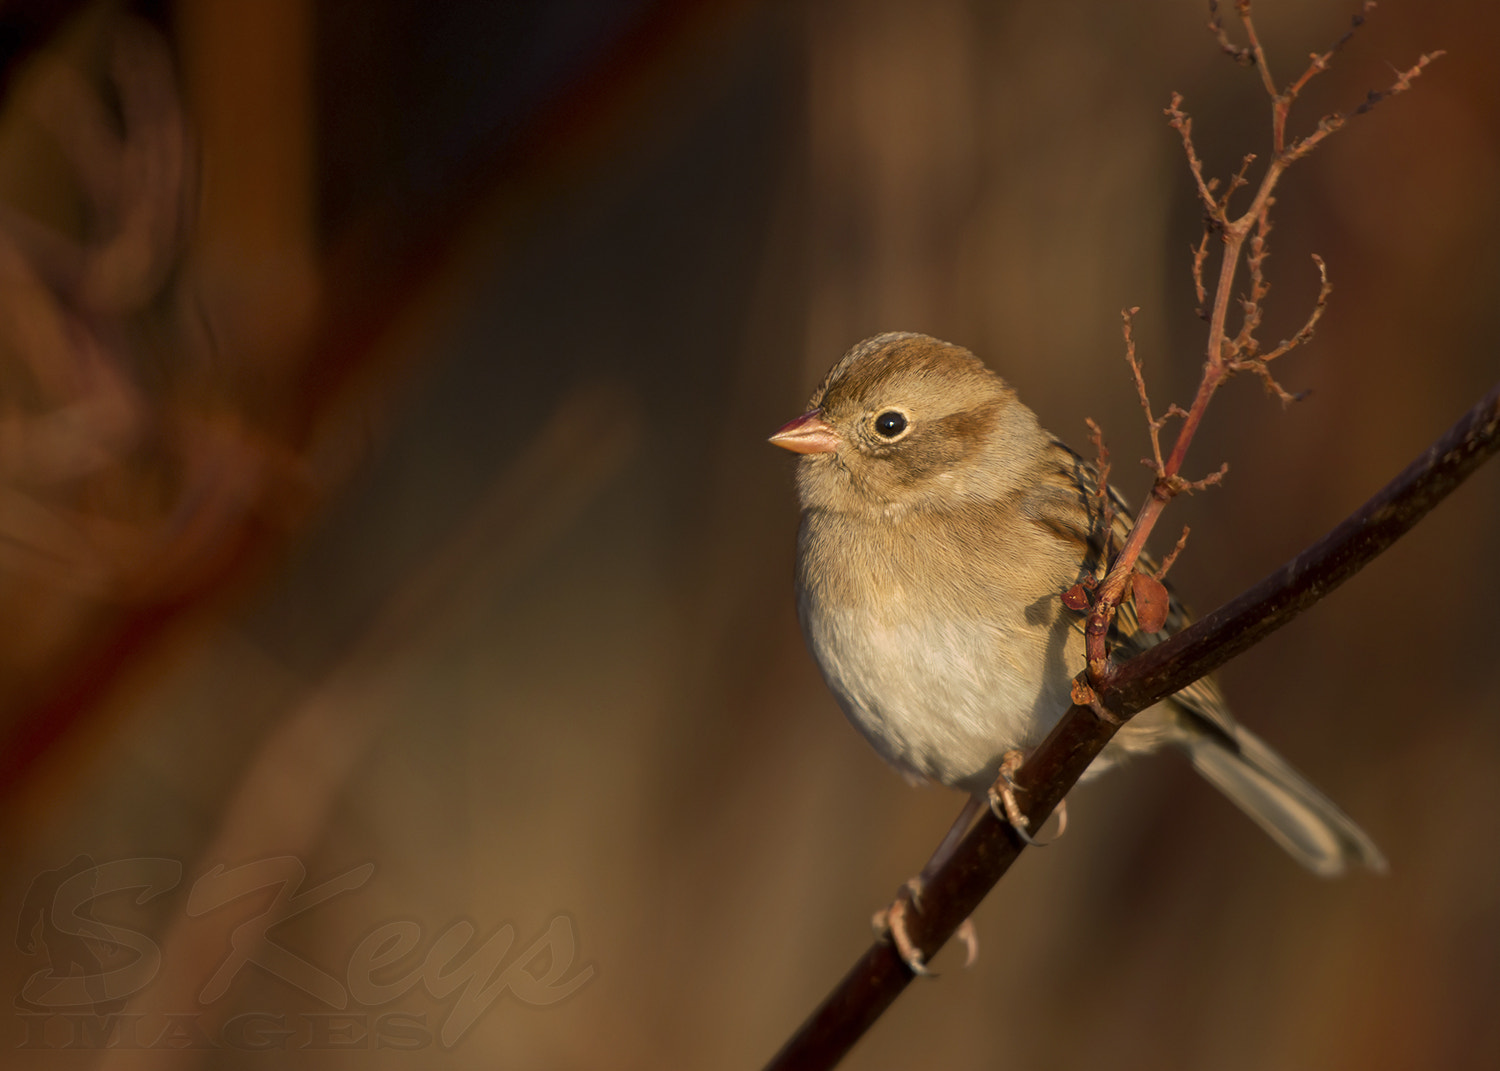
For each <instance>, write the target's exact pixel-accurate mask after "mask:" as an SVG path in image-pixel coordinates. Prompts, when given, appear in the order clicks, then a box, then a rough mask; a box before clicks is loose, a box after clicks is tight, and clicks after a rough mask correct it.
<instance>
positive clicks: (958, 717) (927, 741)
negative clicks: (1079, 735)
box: [799, 600, 1083, 792]
mask: <svg viewBox="0 0 1500 1071" xmlns="http://www.w3.org/2000/svg"><path fill="white" fill-rule="evenodd" d="M799 609H800V610H801V613H802V618H803V629H804V632H805V634H806V636H807V640H808V644H809V646H810V647H811V649H812V652H813V655H814V657H815V658H816V659H817V662H818V665H819V666H820V668H821V669H822V671H823V677H824V679H825V680H826V681H827V682H828V685H829V687H830V688H831V689H832V691H833V693H834V695H835V696H836V697H837V698H838V700H839V704H840V706H841V707H842V708H843V710H844V713H845V714H846V715H848V717H849V720H850V721H851V722H853V724H854V726H855V727H856V728H857V729H859V731H860V732H861V733H863V734H864V736H865V737H866V738H867V739H868V740H869V741H870V743H871V744H873V745H874V747H875V749H876V750H877V751H879V752H880V754H881V755H882V756H884V757H885V759H886V760H887V761H889V762H890V763H892V764H893V765H894V766H896V767H897V768H898V769H899V770H901V771H902V772H903V773H904V774H906V775H907V776H909V777H912V778H915V779H926V780H932V781H937V782H940V783H942V784H945V785H952V786H954V787H957V788H962V789H964V790H966V791H969V792H979V791H982V790H984V789H985V788H987V787H988V786H989V785H990V784H992V783H993V782H994V780H995V777H996V773H997V770H998V767H999V763H1000V759H1001V757H1002V756H1003V755H1004V754H1005V752H1006V751H1009V750H1011V749H1012V748H1029V747H1034V746H1035V745H1036V744H1038V743H1040V742H1041V740H1042V739H1043V737H1045V736H1046V734H1047V732H1048V731H1049V730H1051V728H1052V726H1053V725H1054V724H1056V722H1057V720H1058V719H1059V718H1060V717H1061V716H1062V713H1063V711H1065V710H1066V709H1067V707H1068V704H1069V690H1070V685H1071V680H1072V676H1073V674H1074V673H1076V672H1077V670H1078V669H1079V668H1081V667H1082V663H1083V658H1082V637H1081V635H1079V633H1078V632H1077V630H1076V629H1074V628H1072V627H1071V626H1070V622H1068V621H1066V620H1062V619H1060V616H1059V615H1057V614H1055V613H1054V614H1049V615H1047V617H1048V618H1049V619H1048V620H1042V621H1037V622H1035V623H1031V622H1028V621H1026V620H1025V619H1024V618H1023V617H1018V618H1017V619H1015V620H1012V621H1009V622H1003V623H997V622H989V621H976V620H954V619H951V618H948V619H933V618H926V619H917V620H912V619H911V618H909V617H907V618H900V617H899V615H898V619H897V620H894V621H893V620H891V618H890V617H885V616H884V615H882V616H883V619H881V618H877V617H876V616H874V615H872V614H870V613H868V612H861V611H857V610H854V611H848V610H829V609H828V608H826V607H819V606H813V605H810V604H808V603H807V601H806V600H804V605H802V606H801V607H800V608H799ZM1019 652H1025V655H1024V656H1021V655H1020V654H1019Z"/></svg>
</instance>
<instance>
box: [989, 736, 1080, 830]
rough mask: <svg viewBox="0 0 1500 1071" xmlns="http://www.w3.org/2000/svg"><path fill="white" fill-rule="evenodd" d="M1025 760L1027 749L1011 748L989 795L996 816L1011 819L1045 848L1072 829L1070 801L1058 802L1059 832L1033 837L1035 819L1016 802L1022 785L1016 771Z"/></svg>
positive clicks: (1010, 822)
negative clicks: (1037, 837) (1069, 828)
mask: <svg viewBox="0 0 1500 1071" xmlns="http://www.w3.org/2000/svg"><path fill="white" fill-rule="evenodd" d="M1025 761H1026V753H1025V752H1023V751H1018V750H1015V749H1012V750H1010V751H1007V752H1006V753H1005V754H1004V755H1003V756H1002V757H1001V759H1000V776H999V777H998V778H996V779H995V783H994V784H993V785H991V786H990V787H989V791H988V792H987V793H986V795H987V796H988V797H989V803H990V810H991V811H992V812H994V815H995V817H996V818H998V819H1000V820H1001V821H1002V822H1007V823H1009V824H1010V827H1011V828H1012V829H1014V830H1015V831H1016V835H1017V836H1018V837H1020V838H1021V840H1022V842H1023V843H1025V844H1026V845H1027V846H1028V847H1032V848H1041V847H1045V846H1046V845H1048V844H1051V843H1052V841H1055V840H1057V838H1058V837H1061V836H1062V835H1063V834H1064V833H1066V832H1067V831H1068V801H1067V800H1063V801H1062V802H1061V803H1059V804H1058V805H1057V834H1056V835H1055V836H1054V837H1053V838H1052V840H1045V841H1041V840H1037V839H1036V838H1035V837H1033V836H1032V835H1031V819H1029V818H1027V817H1026V816H1025V815H1024V814H1022V813H1021V805H1020V804H1019V803H1017V802H1016V793H1017V792H1019V791H1021V789H1019V788H1018V787H1017V786H1016V780H1015V775H1016V771H1017V770H1019V769H1020V768H1021V764H1022V763H1024V762H1025Z"/></svg>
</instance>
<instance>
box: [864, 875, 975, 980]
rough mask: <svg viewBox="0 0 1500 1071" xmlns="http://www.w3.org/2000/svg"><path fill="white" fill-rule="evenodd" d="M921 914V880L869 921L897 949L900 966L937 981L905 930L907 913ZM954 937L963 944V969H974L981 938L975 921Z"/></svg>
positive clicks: (911, 883)
mask: <svg viewBox="0 0 1500 1071" xmlns="http://www.w3.org/2000/svg"><path fill="white" fill-rule="evenodd" d="M921 910H922V879H921V878H920V877H915V878H911V879H910V880H908V881H907V882H906V884H905V885H903V886H901V888H900V889H899V890H897V892H896V898H895V899H894V900H892V901H891V904H890V906H889V907H886V908H883V909H882V910H880V911H877V912H875V917H874V918H873V919H871V920H870V921H871V925H873V926H874V928H875V933H876V935H877V936H880V937H883V938H884V937H888V938H890V942H891V944H893V945H895V946H896V955H898V956H900V957H901V962H903V963H905V964H906V966H907V968H908V969H909V970H910V971H911V972H912V974H915V975H917V976H918V977H920V978H936V977H937V975H936V974H935V973H933V971H932V970H931V969H930V968H929V967H928V966H927V957H926V956H924V955H923V954H922V950H921V949H920V948H918V947H917V945H916V942H914V941H913V940H912V939H911V934H909V933H908V932H907V930H906V913H907V912H908V911H912V912H917V913H920V912H921ZM953 936H954V937H956V938H958V940H960V941H962V942H963V945H964V966H965V967H970V966H973V963H974V960H975V959H977V958H978V956H979V937H978V935H977V934H976V932H975V930H974V920H973V919H964V921H963V925H961V926H959V928H958V929H956V930H954V931H953Z"/></svg>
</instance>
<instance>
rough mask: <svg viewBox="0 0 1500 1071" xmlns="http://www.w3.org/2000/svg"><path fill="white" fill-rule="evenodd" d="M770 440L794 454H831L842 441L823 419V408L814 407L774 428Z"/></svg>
mask: <svg viewBox="0 0 1500 1071" xmlns="http://www.w3.org/2000/svg"><path fill="white" fill-rule="evenodd" d="M769 441H770V442H772V443H774V444H775V445H777V446H779V447H781V448H782V449H783V450H790V451H791V452H792V453H794V454H831V453H833V452H834V451H835V450H837V449H838V448H839V443H840V442H842V441H843V440H841V439H840V438H839V435H838V432H836V431H834V430H833V428H832V427H831V426H830V425H829V424H828V423H827V422H826V421H824V420H823V410H821V409H814V410H812V411H811V412H808V413H803V414H802V415H801V416H799V417H797V419H795V420H788V421H787V422H786V423H785V424H783V425H781V427H779V428H777V429H776V434H775V435H772V436H771V438H770V440H769Z"/></svg>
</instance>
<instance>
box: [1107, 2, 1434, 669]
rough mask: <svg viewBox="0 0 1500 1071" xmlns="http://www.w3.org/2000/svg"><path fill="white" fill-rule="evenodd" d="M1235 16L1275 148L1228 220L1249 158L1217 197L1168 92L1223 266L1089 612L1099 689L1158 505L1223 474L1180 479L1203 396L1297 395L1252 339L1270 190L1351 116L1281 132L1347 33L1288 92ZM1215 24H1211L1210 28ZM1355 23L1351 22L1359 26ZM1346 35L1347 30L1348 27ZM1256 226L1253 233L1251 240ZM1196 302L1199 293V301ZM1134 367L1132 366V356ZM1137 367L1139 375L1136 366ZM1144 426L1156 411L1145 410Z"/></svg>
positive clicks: (1242, 10)
mask: <svg viewBox="0 0 1500 1071" xmlns="http://www.w3.org/2000/svg"><path fill="white" fill-rule="evenodd" d="M1235 9H1236V12H1237V13H1238V14H1239V16H1240V21H1241V22H1242V24H1243V25H1244V27H1245V33H1246V36H1247V37H1248V38H1249V40H1250V47H1249V54H1250V55H1251V56H1252V57H1253V60H1254V62H1255V64H1256V66H1258V67H1259V68H1260V69H1261V71H1262V77H1263V80H1264V82H1265V84H1266V87H1267V92H1268V93H1269V95H1270V96H1271V100H1272V115H1273V141H1274V143H1275V147H1276V152H1275V154H1274V155H1273V157H1272V159H1271V161H1270V163H1269V165H1268V166H1267V168H1266V172H1265V174H1264V175H1263V176H1262V177H1261V180H1260V184H1259V186H1258V187H1257V188H1256V192H1255V196H1254V197H1253V198H1252V199H1251V203H1250V205H1249V207H1248V208H1247V209H1246V210H1245V212H1244V213H1243V214H1241V215H1240V216H1238V217H1236V218H1230V214H1229V193H1232V192H1233V191H1234V190H1235V189H1237V188H1238V186H1237V183H1239V182H1241V181H1242V180H1243V176H1244V174H1245V168H1246V167H1248V165H1249V162H1250V159H1251V158H1250V157H1247V158H1245V160H1244V162H1243V163H1242V164H1241V170H1240V172H1239V173H1238V174H1237V175H1236V176H1235V179H1233V180H1231V181H1230V183H1229V189H1228V191H1227V192H1226V194H1225V195H1224V196H1223V197H1219V196H1218V195H1216V193H1215V190H1216V189H1217V184H1216V183H1215V182H1214V181H1212V180H1209V179H1208V178H1206V177H1205V176H1204V173H1203V162H1202V160H1201V159H1200V158H1199V156H1198V152H1197V149H1196V147H1195V146H1194V144H1193V135H1192V119H1191V118H1190V117H1189V116H1188V115H1187V113H1185V112H1184V111H1183V110H1182V97H1181V95H1180V94H1177V93H1173V94H1172V98H1171V102H1170V103H1169V104H1168V106H1167V108H1166V109H1165V114H1166V115H1167V117H1168V123H1169V125H1170V126H1171V127H1172V128H1173V129H1174V130H1176V131H1177V132H1178V134H1179V135H1180V136H1181V138H1182V146H1183V152H1184V154H1185V155H1186V156H1187V162H1188V169H1189V171H1190V172H1191V173H1192V175H1193V181H1194V183H1195V184H1196V186H1197V188H1198V196H1199V199H1200V200H1201V201H1202V202H1203V206H1204V211H1205V212H1206V214H1207V216H1208V218H1209V221H1210V225H1211V226H1213V227H1217V228H1221V229H1222V238H1223V245H1224V249H1223V256H1222V259H1221V260H1220V263H1219V279H1218V284H1217V286H1216V288H1215V291H1214V301H1213V306H1212V308H1211V311H1210V313H1209V329H1208V347H1207V354H1206V359H1205V361H1204V365H1203V378H1202V380H1201V381H1200V382H1199V386H1198V392H1197V394H1196V395H1195V396H1194V398H1193V402H1192V405H1191V406H1190V407H1189V408H1188V410H1187V414H1186V416H1184V417H1183V421H1182V427H1181V428H1179V429H1178V432H1177V438H1176V439H1175V440H1174V442H1173V444H1172V450H1171V453H1170V454H1168V455H1167V456H1166V458H1165V459H1164V460H1157V461H1156V468H1157V478H1156V481H1155V483H1154V484H1153V485H1152V489H1151V495H1150V497H1149V498H1148V499H1147V500H1146V502H1145V503H1144V504H1143V505H1142V507H1141V511H1140V514H1139V516H1138V517H1137V518H1136V522H1135V525H1134V526H1133V527H1132V529H1131V532H1130V535H1129V537H1128V538H1127V539H1126V541H1125V546H1124V547H1123V548H1122V549H1121V551H1120V555H1119V557H1118V558H1116V559H1115V561H1114V563H1113V564H1112V566H1111V567H1110V570H1109V573H1108V575H1106V576H1105V578H1104V581H1103V583H1102V584H1101V585H1100V587H1099V591H1098V595H1097V597H1096V598H1095V599H1094V600H1093V609H1092V610H1091V612H1090V613H1089V617H1088V621H1087V623H1086V624H1085V626H1084V637H1085V646H1086V650H1087V660H1088V675H1089V682H1090V683H1091V684H1092V685H1093V686H1094V687H1095V688H1096V689H1098V688H1099V687H1100V686H1101V685H1102V684H1103V683H1104V682H1105V678H1106V676H1107V675H1108V673H1109V651H1108V649H1107V641H1108V637H1109V631H1110V626H1111V624H1112V623H1113V621H1114V615H1115V612H1116V609H1117V608H1118V607H1119V605H1120V603H1121V601H1123V599H1124V598H1125V595H1126V592H1127V590H1128V587H1129V583H1130V577H1131V576H1132V574H1133V573H1134V572H1135V564H1136V561H1137V560H1138V559H1139V557H1140V555H1141V552H1142V551H1143V550H1144V549H1145V545H1146V540H1147V539H1148V538H1149V537H1150V535H1151V532H1152V530H1153V529H1154V528H1155V527H1156V522H1157V519H1158V518H1159V517H1160V516H1161V512H1162V510H1163V509H1164V508H1165V507H1166V504H1167V503H1168V502H1169V501H1171V499H1172V498H1173V497H1175V496H1176V495H1178V494H1181V493H1183V492H1184V491H1189V490H1196V489H1201V488H1202V487H1206V486H1209V485H1210V484H1213V483H1216V482H1218V479H1219V478H1221V477H1222V475H1223V470H1222V469H1221V470H1220V472H1219V473H1217V474H1215V475H1210V476H1209V477H1207V478H1205V479H1203V480H1187V479H1185V478H1184V477H1182V475H1181V472H1182V464H1183V461H1184V459H1185V457H1186V455H1187V449H1188V446H1189V445H1190V444H1191V443H1192V441H1193V437H1194V435H1195V434H1196V433H1197V430H1198V426H1199V424H1200V423H1202V420H1203V416H1204V413H1205V412H1206V411H1207V408H1208V403H1209V402H1210V401H1211V400H1212V398H1213V396H1214V394H1215V393H1216V392H1217V391H1218V389H1219V387H1220V386H1222V385H1223V384H1224V382H1225V381H1226V380H1227V379H1229V377H1230V376H1232V375H1234V374H1235V373H1236V372H1240V371H1250V372H1252V373H1254V374H1255V375H1258V376H1259V377H1260V378H1261V380H1262V382H1263V383H1264V384H1265V385H1266V387H1267V389H1268V390H1270V391H1271V392H1272V393H1274V394H1276V395H1277V396H1278V397H1279V398H1281V399H1282V401H1283V403H1286V402H1288V401H1291V400H1294V399H1295V397H1296V396H1295V395H1292V394H1291V393H1290V392H1288V391H1286V390H1285V389H1284V388H1283V387H1282V386H1281V385H1280V384H1279V383H1278V382H1277V381H1276V379H1275V378H1274V377H1273V376H1272V374H1271V372H1270V370H1269V369H1268V368H1267V367H1266V361H1265V359H1263V358H1260V357H1258V356H1257V351H1258V344H1257V343H1256V341H1255V335H1254V333H1255V329H1256V328H1257V327H1259V325H1260V319H1261V309H1260V299H1261V298H1262V297H1264V295H1265V293H1266V292H1267V289H1268V288H1267V286H1266V284H1265V280H1264V277H1263V275H1262V273H1261V266H1262V264H1263V262H1264V260H1265V257H1266V256H1267V251H1266V248H1265V238H1266V235H1267V234H1268V233H1269V231H1270V218H1269V212H1270V209H1271V206H1272V205H1273V204H1274V199H1273V198H1272V191H1274V190H1275V188H1276V185H1277V183H1278V182H1279V181H1280V180H1281V176H1282V174H1283V173H1284V172H1285V171H1286V169H1287V168H1288V167H1289V166H1290V165H1291V164H1292V163H1293V162H1295V161H1296V160H1299V159H1301V158H1302V157H1304V156H1306V155H1307V154H1308V153H1309V152H1311V151H1312V150H1313V149H1314V148H1315V147H1316V146H1317V145H1318V144H1319V143H1321V142H1322V140H1323V139H1324V138H1326V137H1327V136H1328V135H1329V134H1331V133H1332V132H1333V131H1334V130H1337V129H1338V128H1339V127H1341V126H1342V125H1343V124H1344V123H1345V122H1346V121H1347V119H1348V116H1347V115H1336V116H1332V117H1325V118H1324V119H1323V120H1322V121H1320V122H1319V124H1318V129H1317V130H1316V131H1314V132H1313V133H1312V134H1309V135H1307V136H1306V137H1304V138H1302V139H1300V140H1298V141H1295V142H1293V144H1292V145H1291V147H1290V148H1285V149H1283V148H1282V141H1283V133H1284V130H1285V125H1286V116H1287V113H1288V111H1289V110H1290V108H1291V105H1292V102H1293V101H1294V100H1295V99H1296V91H1300V89H1301V88H1302V87H1303V86H1304V85H1306V83H1307V81H1308V80H1309V79H1311V78H1312V77H1313V75H1314V74H1315V73H1316V72H1317V71H1319V70H1322V69H1324V68H1326V66H1327V63H1328V59H1329V57H1330V56H1332V55H1333V53H1334V52H1335V51H1337V50H1338V49H1339V48H1341V47H1342V46H1343V43H1344V41H1345V40H1347V37H1348V35H1347V34H1346V35H1345V37H1344V38H1341V39H1340V41H1339V42H1337V43H1336V44H1335V46H1334V49H1332V50H1330V51H1329V52H1327V53H1323V54H1321V55H1315V56H1314V57H1313V60H1312V63H1311V65H1310V66H1309V68H1308V70H1307V71H1306V72H1304V73H1303V75H1302V77H1301V78H1299V79H1298V80H1297V81H1296V82H1294V83H1293V85H1292V88H1291V89H1290V90H1288V92H1287V93H1280V94H1278V93H1277V92H1275V89H1274V84H1273V83H1272V82H1271V80H1270V76H1269V74H1266V73H1265V68H1266V63H1265V56H1264V53H1263V50H1262V49H1261V47H1260V42H1259V38H1258V37H1257V36H1256V33H1255V28H1254V24H1253V22H1252V21H1251V17H1250V4H1249V2H1248V0H1238V2H1237V3H1236V5H1235ZM1213 11H1214V17H1215V19H1217V9H1216V8H1215V9H1213ZM1213 25H1214V24H1211V26H1213ZM1357 25H1358V24H1357V23H1356V28H1357ZM1214 28H1215V32H1217V33H1220V34H1221V35H1222V26H1221V25H1218V26H1215V27H1214ZM1351 32H1352V30H1351ZM1440 55H1442V53H1441V52H1434V53H1430V54H1427V55H1423V56H1421V57H1420V58H1419V59H1418V61H1417V63H1416V64H1415V65H1414V66H1412V67H1411V68H1409V69H1407V70H1406V71H1403V72H1400V73H1399V74H1398V76H1397V80H1396V82H1395V83H1394V84H1393V85H1392V86H1391V87H1390V88H1389V89H1387V90H1385V91H1383V92H1382V93H1379V94H1376V93H1371V94H1370V95H1369V96H1368V97H1367V99H1366V101H1365V103H1364V104H1362V105H1361V106H1360V108H1358V109H1356V110H1355V111H1354V112H1352V113H1350V114H1351V115H1354V114H1360V112H1361V111H1367V110H1369V107H1371V106H1373V105H1374V104H1375V103H1376V102H1378V101H1379V100H1381V99H1384V97H1386V96H1390V95H1393V94H1395V93H1399V92H1403V91H1404V90H1406V89H1408V88H1410V85H1411V82H1412V79H1414V78H1416V77H1417V76H1418V75H1419V74H1420V73H1421V72H1422V70H1423V69H1424V68H1425V67H1426V66H1427V65H1428V64H1429V63H1430V62H1432V60H1433V59H1435V58H1436V57H1437V56H1440ZM1252 232H1253V234H1254V239H1253V240H1252V239H1251V235H1252ZM1247 241H1251V248H1250V256H1249V268H1248V270H1249V272H1250V276H1251V291H1250V297H1249V298H1248V299H1247V300H1245V301H1243V302H1242V303H1241V310H1242V311H1243V313H1244V321H1243V323H1242V326H1241V329H1240V331H1239V332H1238V333H1237V334H1236V336H1235V337H1234V338H1233V339H1230V338H1229V337H1228V335H1227V334H1226V331H1225V323H1226V321H1227V319H1228V315H1229V306H1230V304H1231V301H1232V298H1233V294H1234V277H1235V272H1236V271H1237V269H1238V267H1239V261H1240V258H1241V255H1242V254H1243V253H1244V250H1245V244H1246V242H1247ZM1319 270H1320V272H1322V271H1323V268H1322V262H1321V261H1319ZM1201 271H1202V264H1201V261H1200V260H1198V259H1197V258H1196V257H1195V262H1194V272H1195V282H1196V283H1197V284H1198V285H1199V288H1200V290H1201V289H1202V285H1201V284H1202V280H1201ZM1327 294H1328V283H1327V276H1326V273H1324V274H1323V287H1322V290H1321V292H1320V295H1319V299H1318V304H1317V306H1315V307H1314V309H1313V312H1312V314H1311V316H1310V317H1309V319H1308V323H1307V324H1306V325H1305V326H1304V328H1303V330H1302V331H1301V332H1299V333H1298V335H1297V336H1295V337H1294V338H1293V339H1291V340H1290V341H1289V342H1286V343H1283V344H1282V346H1281V347H1278V348H1277V349H1276V350H1275V351H1273V352H1274V353H1275V354H1276V355H1277V356H1281V355H1282V354H1284V353H1286V352H1287V351H1288V350H1290V349H1292V348H1294V347H1295V346H1296V345H1299V344H1300V341H1301V340H1305V338H1307V337H1311V330H1312V328H1313V326H1314V325H1315V324H1316V323H1317V320H1318V318H1319V317H1320V316H1321V315H1322V308H1323V305H1324V304H1325V302H1326V298H1327ZM1200 300H1201V298H1200ZM1132 367H1135V366H1134V363H1132ZM1137 374H1138V372H1137ZM1147 420H1148V423H1149V422H1151V420H1152V418H1151V417H1150V415H1149V412H1148V416H1147Z"/></svg>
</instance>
